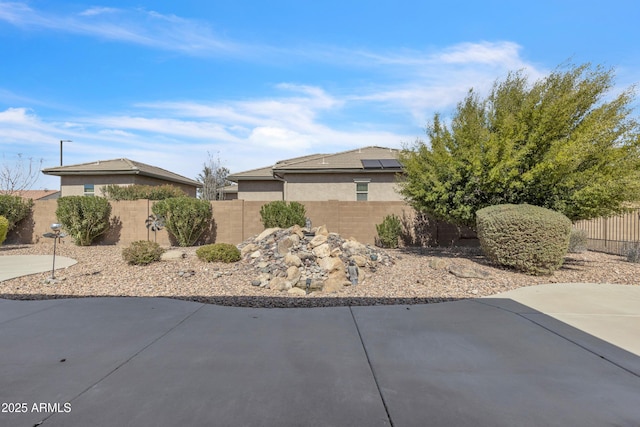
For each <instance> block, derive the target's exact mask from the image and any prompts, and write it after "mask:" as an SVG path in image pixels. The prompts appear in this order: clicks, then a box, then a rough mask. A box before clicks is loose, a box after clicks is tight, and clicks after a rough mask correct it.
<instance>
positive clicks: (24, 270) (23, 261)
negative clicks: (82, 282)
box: [0, 255, 77, 282]
mask: <svg viewBox="0 0 640 427" xmlns="http://www.w3.org/2000/svg"><path fill="white" fill-rule="evenodd" d="M76 263H77V261H76V260H75V259H72V258H68V257H64V256H56V264H55V269H56V270H58V269H61V268H67V267H69V266H72V265H73V264H76ZM52 268H53V255H2V256H0V282H2V281H3V280H9V279H13V278H16V277H20V276H27V275H29V274H36V273H44V272H45V271H51V269H52Z"/></svg>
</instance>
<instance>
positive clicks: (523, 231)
mask: <svg viewBox="0 0 640 427" xmlns="http://www.w3.org/2000/svg"><path fill="white" fill-rule="evenodd" d="M476 227H477V233H478V239H479V240H480V245H481V246H482V250H483V251H484V253H485V255H486V256H487V258H489V260H491V261H492V262H494V263H496V264H499V265H502V266H506V267H511V268H514V269H516V270H518V271H522V272H524V273H526V274H532V275H546V274H552V273H553V272H554V271H555V270H557V269H558V268H560V266H561V265H562V262H563V260H564V256H565V255H566V254H567V250H568V248H569V235H570V233H571V220H569V218H567V217H566V216H564V215H563V214H561V213H559V212H556V211H552V210H550V209H546V208H541V207H539V206H533V205H527V204H522V205H495V206H489V207H486V208H484V209H480V210H478V211H477V212H476Z"/></svg>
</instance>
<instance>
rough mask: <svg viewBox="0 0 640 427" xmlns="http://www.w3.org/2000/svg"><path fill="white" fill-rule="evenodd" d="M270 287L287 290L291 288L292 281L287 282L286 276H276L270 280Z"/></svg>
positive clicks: (276, 289) (275, 289)
mask: <svg viewBox="0 0 640 427" xmlns="http://www.w3.org/2000/svg"><path fill="white" fill-rule="evenodd" d="M269 289H273V290H274V291H286V290H287V289H291V283H289V282H287V279H286V278H285V277H274V278H273V279H271V281H270V282H269Z"/></svg>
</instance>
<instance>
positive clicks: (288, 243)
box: [278, 236, 295, 255]
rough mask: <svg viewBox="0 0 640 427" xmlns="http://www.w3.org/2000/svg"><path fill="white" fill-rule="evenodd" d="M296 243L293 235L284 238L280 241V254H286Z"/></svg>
mask: <svg viewBox="0 0 640 427" xmlns="http://www.w3.org/2000/svg"><path fill="white" fill-rule="evenodd" d="M294 244H295V243H294V241H293V239H292V238H291V236H287V237H285V238H284V239H282V240H280V241H278V253H279V254H280V255H286V254H287V253H288V252H289V250H290V249H291V248H292V247H293V245H294Z"/></svg>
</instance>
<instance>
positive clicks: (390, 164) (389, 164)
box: [380, 159, 402, 169]
mask: <svg viewBox="0 0 640 427" xmlns="http://www.w3.org/2000/svg"><path fill="white" fill-rule="evenodd" d="M380 164H381V165H382V167H383V168H385V169H394V168H395V169H399V168H401V167H402V165H401V164H400V162H399V161H397V160H396V159H382V160H380Z"/></svg>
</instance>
